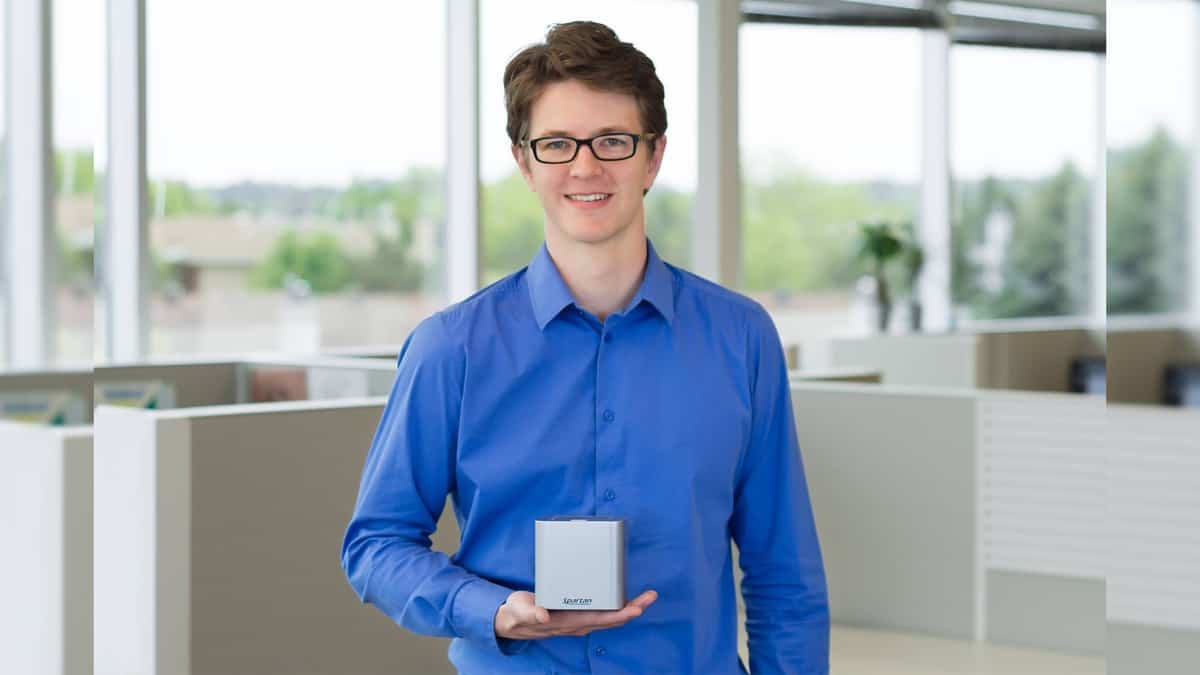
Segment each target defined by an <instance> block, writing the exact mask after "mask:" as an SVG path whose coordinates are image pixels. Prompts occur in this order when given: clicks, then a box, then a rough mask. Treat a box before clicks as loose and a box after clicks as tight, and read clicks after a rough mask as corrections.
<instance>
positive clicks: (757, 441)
mask: <svg viewBox="0 0 1200 675" xmlns="http://www.w3.org/2000/svg"><path fill="white" fill-rule="evenodd" d="M755 323H756V324H757V325H752V326H751V331H750V337H749V345H748V347H749V363H750V373H749V374H750V379H751V401H752V410H753V412H752V428H751V437H750V442H749V445H748V446H747V448H746V450H745V453H744V455H743V457H742V459H741V464H740V465H739V467H738V478H737V486H736V490H735V494H734V513H733V518H732V521H731V529H732V534H733V538H734V541H735V543H736V544H737V546H738V552H739V556H740V565H741V568H742V572H743V579H742V596H743V598H744V599H745V602H746V632H747V633H748V636H749V647H750V650H749V651H750V672H752V673H754V675H764V674H768V673H789V674H795V675H825V674H826V673H828V672H829V601H828V598H827V593H826V588H825V568H824V565H823V563H822V561H821V550H820V545H819V543H818V541H817V530H816V524H815V523H814V520H813V513H812V505H811V503H810V502H809V496H808V485H807V483H806V481H805V478H804V467H803V465H802V464H801V461H800V448H799V445H798V444H797V441H796V427H795V422H794V420H793V416H792V402H791V393H790V391H789V387H788V375H787V365H786V361H785V360H784V356H783V348H782V345H781V344H780V341H779V334H778V333H777V332H776V330H775V326H774V324H773V323H772V322H771V320H770V318H769V317H768V316H766V313H765V311H763V312H762V314H761V317H760V319H759V320H758V321H757V322H755Z"/></svg>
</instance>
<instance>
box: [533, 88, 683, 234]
mask: <svg viewBox="0 0 1200 675" xmlns="http://www.w3.org/2000/svg"><path fill="white" fill-rule="evenodd" d="M616 132H626V133H632V134H642V133H644V132H645V129H643V128H642V123H641V116H640V115H639V114H638V107H637V102H636V101H635V100H634V98H633V97H632V96H629V95H627V94H619V93H613V92H604V91H597V90H594V89H591V88H589V87H588V86H586V85H584V84H582V83H580V82H578V81H576V80H566V81H563V82H555V83H554V84H551V85H548V86H547V87H546V88H545V89H544V90H543V91H542V94H541V96H539V97H538V98H537V100H536V101H534V103H533V107H532V110H530V116H529V138H530V139H533V138H541V137H544V136H569V137H573V138H591V137H593V136H596V135H599V134H603V133H616ZM666 140H667V139H666V137H665V136H664V137H660V138H658V139H657V141H658V143H657V145H653V144H652V143H651V142H650V141H648V140H646V139H642V140H640V141H638V145H637V153H636V154H635V155H634V156H633V157H630V158H629V159H625V160H620V161H615V162H605V161H600V160H598V159H596V157H595V155H593V154H592V152H591V150H589V149H588V148H587V147H586V146H583V145H581V146H580V147H579V153H578V154H577V155H576V156H575V159H574V161H572V162H570V163H567V164H542V163H541V162H538V161H537V160H536V159H534V157H533V153H532V152H531V151H530V150H529V149H528V148H520V147H518V148H513V157H514V158H515V159H516V160H517V165H518V166H519V167H520V168H521V173H522V174H523V175H524V176H525V181H526V182H527V183H528V184H529V187H530V189H532V190H533V191H534V192H536V193H537V194H538V198H539V199H541V202H542V209H543V210H544V211H545V213H546V238H547V240H551V241H552V240H555V239H562V238H565V239H567V240H570V241H574V242H578V243H591V244H597V243H603V242H606V241H610V240H612V239H615V238H617V237H619V236H621V235H627V236H628V235H633V236H639V237H641V236H645V216H644V214H643V211H642V191H643V190H647V189H649V188H650V186H651V185H652V184H653V183H654V178H655V176H657V175H658V167H659V165H660V164H661V163H662V155H663V150H664V148H665V147H666ZM652 148H653V149H652ZM595 195H602V198H601V199H599V200H594V201H584V200H582V199H579V198H580V197H584V196H588V197H589V198H591V199H594V196H595Z"/></svg>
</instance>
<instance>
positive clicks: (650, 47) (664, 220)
mask: <svg viewBox="0 0 1200 675" xmlns="http://www.w3.org/2000/svg"><path fill="white" fill-rule="evenodd" d="M576 20H590V21H599V22H601V23H603V24H605V25H607V26H609V27H611V28H612V29H613V30H614V31H616V33H617V36H618V37H620V38H621V40H623V41H625V42H631V43H633V44H634V46H636V47H637V48H638V49H640V50H642V51H643V52H645V53H646V55H648V56H649V57H650V59H651V60H653V61H654V65H655V68H656V70H657V72H658V77H659V79H661V80H662V82H663V87H664V89H665V90H666V106H667V121H668V125H667V138H668V144H667V151H666V155H665V157H664V159H663V166H662V169H661V170H660V172H659V175H658V180H657V181H656V183H655V185H654V188H653V189H651V190H650V194H649V195H647V197H646V202H645V208H646V230H647V234H648V235H649V237H650V239H651V241H653V242H654V246H655V248H656V249H657V250H658V252H659V254H660V255H661V256H662V257H663V258H664V259H665V260H667V261H668V262H671V263H674V264H677V265H682V266H684V267H686V266H687V265H688V264H689V261H690V257H691V254H690V241H691V240H690V236H691V234H690V233H691V225H690V222H691V205H692V198H693V195H694V194H695V191H696V7H695V4H694V3H692V2H687V1H685V0H614V1H613V2H605V3H596V2H585V1H583V0H520V1H519V2H517V1H512V0H484V1H483V2H481V3H480V27H481V28H480V87H479V89H480V112H479V117H480V127H481V128H480V143H481V145H482V147H481V148H480V162H481V168H480V172H481V174H482V175H481V177H480V178H481V182H482V185H483V196H482V206H481V216H482V237H483V268H484V280H485V281H489V282H490V281H493V280H495V279H498V278H500V277H502V276H504V275H506V274H509V273H511V272H513V271H515V270H517V269H520V268H521V267H523V266H525V265H526V264H528V263H529V260H530V259H531V258H532V257H533V254H534V253H535V252H536V251H537V249H538V247H539V246H540V245H541V243H542V240H543V231H544V230H543V222H542V208H541V205H540V202H539V201H538V199H537V196H536V195H534V194H533V193H532V192H530V190H529V188H528V186H526V185H525V182H524V180H523V179H522V177H521V174H520V172H519V171H518V170H517V167H516V165H515V163H514V162H513V158H512V153H511V152H510V148H511V145H512V143H511V141H510V140H509V138H508V135H507V134H506V133H505V124H506V119H507V118H506V115H505V110H504V83H503V77H504V67H505V65H507V64H508V61H509V59H511V58H512V57H513V56H514V55H515V54H516V53H517V52H519V51H520V50H522V49H524V48H525V47H526V46H528V45H530V44H533V43H536V42H541V41H543V40H544V39H545V36H546V29H547V28H548V27H549V26H550V25H551V24H555V23H564V22H567V21H576ZM667 27H669V29H668V28H667Z"/></svg>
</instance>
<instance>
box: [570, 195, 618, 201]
mask: <svg viewBox="0 0 1200 675" xmlns="http://www.w3.org/2000/svg"><path fill="white" fill-rule="evenodd" d="M607 198H608V195H605V194H592V195H567V199H574V200H575V201H577V202H595V201H599V200H601V199H607Z"/></svg>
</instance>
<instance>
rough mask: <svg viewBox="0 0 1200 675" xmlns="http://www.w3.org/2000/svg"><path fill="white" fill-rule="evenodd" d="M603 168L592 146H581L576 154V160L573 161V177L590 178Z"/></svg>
mask: <svg viewBox="0 0 1200 675" xmlns="http://www.w3.org/2000/svg"><path fill="white" fill-rule="evenodd" d="M603 170H604V167H603V165H602V164H601V162H600V160H598V159H596V155H595V154H594V152H593V151H592V149H591V147H590V146H589V147H582V148H579V154H577V155H575V159H574V161H572V162H571V177H573V178H589V177H591V176H595V175H597V174H599V173H600V172H601V171H603Z"/></svg>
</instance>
